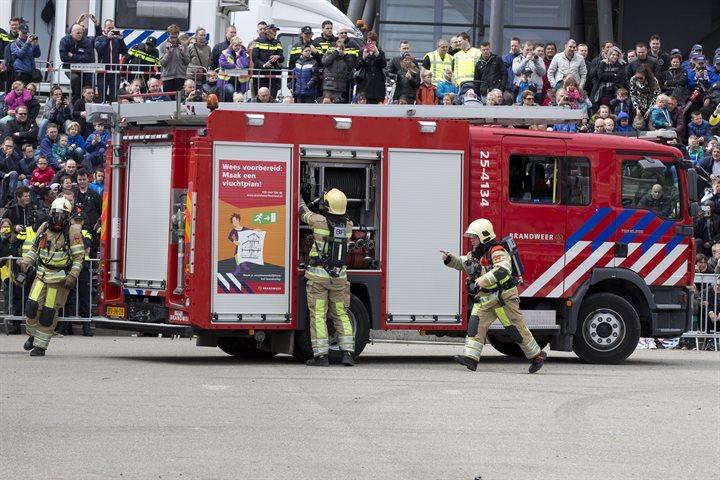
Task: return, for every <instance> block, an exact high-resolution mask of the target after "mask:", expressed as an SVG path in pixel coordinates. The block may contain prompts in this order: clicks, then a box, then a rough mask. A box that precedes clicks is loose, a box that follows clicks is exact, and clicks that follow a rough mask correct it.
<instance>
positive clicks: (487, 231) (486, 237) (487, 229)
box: [465, 218, 495, 244]
mask: <svg viewBox="0 0 720 480" xmlns="http://www.w3.org/2000/svg"><path fill="white" fill-rule="evenodd" d="M473 235H477V236H478V238H480V243H483V244H485V243H488V242H490V241H492V240H494V239H495V230H494V229H493V226H492V223H490V220H488V219H486V218H478V219H477V220H474V221H473V222H472V223H471V224H470V225H468V228H467V230H465V236H466V237H471V236H473Z"/></svg>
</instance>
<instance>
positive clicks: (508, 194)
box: [496, 136, 567, 297]
mask: <svg viewBox="0 0 720 480" xmlns="http://www.w3.org/2000/svg"><path fill="white" fill-rule="evenodd" d="M565 151H566V145H565V141H564V140H561V139H555V138H543V139H538V138H531V137H518V136H506V137H505V138H504V139H503V143H502V162H503V165H504V166H505V168H506V169H507V170H505V172H504V175H505V177H506V178H505V180H504V181H503V184H504V185H505V186H506V189H505V191H504V192H502V203H503V213H502V215H501V218H502V220H501V225H498V226H496V232H497V233H498V234H499V235H500V236H506V235H512V236H513V237H515V240H516V243H517V246H518V248H519V250H520V255H521V258H522V261H523V264H524V266H525V273H524V274H523V281H524V286H521V287H520V291H521V296H536V297H547V296H551V295H550V294H551V292H553V294H554V295H555V296H558V295H557V293H556V292H557V290H562V286H563V280H564V268H565V256H566V252H565V224H566V221H567V218H566V216H567V207H566V205H565V204H564V201H563V196H562V188H563V176H564V174H563V172H564V168H565V166H564V163H565Z"/></svg>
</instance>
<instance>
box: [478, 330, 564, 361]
mask: <svg viewBox="0 0 720 480" xmlns="http://www.w3.org/2000/svg"><path fill="white" fill-rule="evenodd" d="M488 340H490V345H492V346H493V348H494V349H495V350H497V351H498V352H500V353H502V354H503V355H507V356H508V357H517V358H525V354H524V353H523V351H522V349H521V348H520V345H518V344H517V343H514V342H511V341H507V342H506V341H503V340H501V339H499V338H497V337H495V336H490V335H489V336H488ZM535 341H536V342H537V344H538V346H539V347H540V348H545V347H546V346H547V344H548V343H549V342H550V340H549V339H547V338H535Z"/></svg>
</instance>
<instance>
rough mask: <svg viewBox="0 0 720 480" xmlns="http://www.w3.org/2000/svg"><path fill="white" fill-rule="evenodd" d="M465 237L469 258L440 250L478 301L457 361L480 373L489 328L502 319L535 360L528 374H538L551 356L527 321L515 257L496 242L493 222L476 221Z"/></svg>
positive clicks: (456, 357)
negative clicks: (465, 276) (464, 277)
mask: <svg viewBox="0 0 720 480" xmlns="http://www.w3.org/2000/svg"><path fill="white" fill-rule="evenodd" d="M465 236H466V237H469V238H470V243H471V244H472V250H471V251H470V252H469V253H468V254H467V255H466V256H464V257H456V256H455V255H452V254H450V253H448V252H446V251H444V250H441V251H440V253H441V255H442V259H443V261H444V262H445V265H447V266H448V267H451V268H454V269H456V270H460V271H464V272H466V273H467V274H468V293H470V294H471V295H472V296H473V299H474V304H473V307H472V310H471V312H470V318H469V319H468V332H467V337H466V338H465V348H464V349H463V353H462V355H455V356H454V357H453V359H454V360H455V361H456V362H457V363H459V364H461V365H464V366H466V367H467V368H468V369H469V370H472V371H475V370H477V364H478V361H479V360H480V354H481V353H482V349H483V346H484V345H485V337H486V335H487V331H488V328H490V325H491V324H492V323H493V322H494V321H495V319H498V320H500V323H502V325H503V327H505V332H506V334H507V335H508V336H510V338H511V339H513V340H514V341H516V342H517V343H518V344H519V345H520V348H521V349H522V351H523V353H524V354H525V357H527V359H528V360H530V361H531V363H530V368H529V369H528V371H529V372H530V373H535V372H537V371H538V370H540V369H541V368H542V366H543V362H544V361H545V358H546V357H547V354H546V353H545V352H544V351H542V350H541V349H540V347H539V346H538V344H537V342H536V341H535V338H533V336H532V334H531V333H530V330H528V328H527V326H526V325H525V322H523V316H522V312H521V311H520V297H519V296H518V290H517V278H516V277H515V276H513V263H512V262H513V259H512V256H511V255H510V253H509V252H508V251H507V250H505V248H503V246H502V245H501V244H500V243H498V242H497V241H495V231H494V229H493V226H492V223H490V221H489V220H486V219H484V218H480V219H477V220H475V221H473V222H472V223H471V224H470V225H469V226H468V228H467V230H466V231H465Z"/></svg>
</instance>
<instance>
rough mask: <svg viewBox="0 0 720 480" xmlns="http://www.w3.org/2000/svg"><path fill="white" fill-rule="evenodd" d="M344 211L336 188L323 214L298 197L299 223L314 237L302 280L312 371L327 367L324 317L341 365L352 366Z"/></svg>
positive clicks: (344, 203)
mask: <svg viewBox="0 0 720 480" xmlns="http://www.w3.org/2000/svg"><path fill="white" fill-rule="evenodd" d="M318 201H319V199H318V200H316V201H315V202H313V203H316V202H318ZM313 203H311V205H312V204H313ZM346 208H347V198H346V197H345V194H344V193H343V192H341V191H340V190H338V189H336V188H333V189H331V190H329V191H328V192H326V193H325V195H324V196H323V202H322V209H323V210H324V212H325V213H324V214H319V213H314V212H312V211H311V210H310V209H309V208H308V207H307V205H306V204H305V200H304V199H303V198H302V196H300V211H299V214H300V220H301V221H302V222H304V223H306V224H308V225H309V226H310V228H311V229H312V233H313V244H312V247H311V249H310V260H309V262H308V265H307V267H306V268H305V278H306V279H307V287H306V291H307V303H308V309H309V310H310V343H311V344H312V349H313V358H312V359H310V360H308V361H307V364H308V365H310V366H314V367H326V366H328V365H329V364H330V362H329V359H328V352H329V347H330V344H329V342H328V331H327V323H326V315H329V316H330V319H331V320H332V322H333V325H334V327H335V330H336V332H337V335H338V344H339V347H340V350H341V351H342V364H343V365H345V366H348V367H352V366H353V365H355V361H354V359H353V351H354V349H355V339H354V337H353V330H352V325H351V324H350V318H349V317H348V314H347V311H346V309H347V308H348V307H349V306H350V283H349V282H348V280H347V271H346V265H345V256H346V254H347V248H348V241H349V239H350V237H351V235H352V226H353V223H352V221H351V220H349V219H348V218H347V217H345V211H346Z"/></svg>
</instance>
